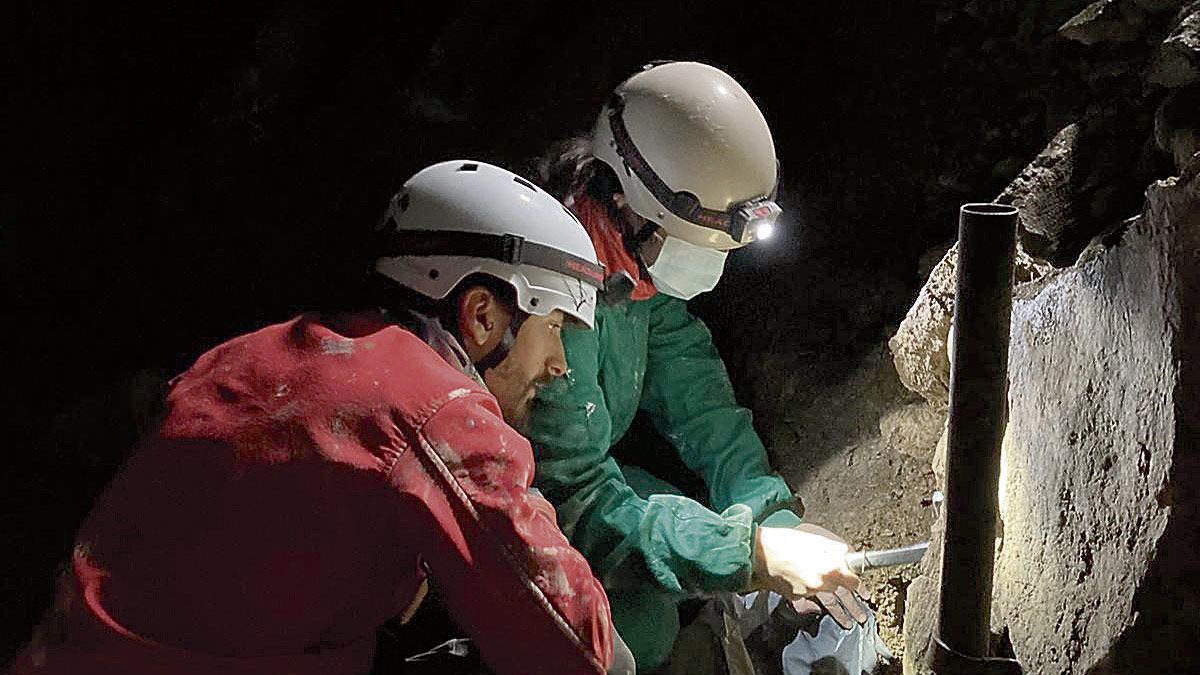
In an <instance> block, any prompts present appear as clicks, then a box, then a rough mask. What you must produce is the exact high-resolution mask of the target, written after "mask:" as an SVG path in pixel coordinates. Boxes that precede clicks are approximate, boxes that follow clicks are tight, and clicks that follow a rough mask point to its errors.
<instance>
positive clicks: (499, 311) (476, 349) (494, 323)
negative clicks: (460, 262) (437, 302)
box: [458, 286, 512, 361]
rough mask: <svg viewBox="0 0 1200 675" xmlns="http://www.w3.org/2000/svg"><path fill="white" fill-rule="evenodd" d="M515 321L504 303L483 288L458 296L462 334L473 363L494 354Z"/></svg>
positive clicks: (477, 287)
mask: <svg viewBox="0 0 1200 675" xmlns="http://www.w3.org/2000/svg"><path fill="white" fill-rule="evenodd" d="M511 321H512V316H511V315H510V314H509V312H508V309H507V308H505V307H504V303H502V302H500V300H499V299H498V298H497V297H496V296H495V295H493V294H492V292H491V291H489V290H488V289H486V288H484V287H483V286H472V287H471V288H469V289H467V290H466V291H465V292H464V293H462V294H461V295H459V297H458V334H459V337H461V338H462V342H463V349H465V350H466V351H467V356H468V357H470V359H471V361H479V360H480V359H482V358H483V357H485V356H487V355H488V354H491V353H492V350H493V349H495V348H496V345H498V344H500V340H501V338H503V337H504V331H506V330H508V325H509V323H510V322H511Z"/></svg>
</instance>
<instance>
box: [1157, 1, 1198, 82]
mask: <svg viewBox="0 0 1200 675" xmlns="http://www.w3.org/2000/svg"><path fill="white" fill-rule="evenodd" d="M1148 78H1149V80H1150V81H1151V82H1153V83H1155V84H1160V85H1163V86H1164V87H1181V86H1185V85H1188V84H1192V83H1193V82H1197V81H1200V2H1192V3H1190V4H1189V5H1188V6H1187V7H1185V8H1184V9H1183V10H1181V11H1180V12H1179V14H1178V15H1177V16H1176V19H1175V22H1174V27H1173V28H1172V30H1171V34H1170V35H1169V36H1167V39H1166V40H1164V41H1163V43H1162V45H1161V46H1160V47H1159V48H1158V52H1157V54H1155V56H1154V61H1153V62H1152V63H1151V64H1150V72H1149V76H1148Z"/></svg>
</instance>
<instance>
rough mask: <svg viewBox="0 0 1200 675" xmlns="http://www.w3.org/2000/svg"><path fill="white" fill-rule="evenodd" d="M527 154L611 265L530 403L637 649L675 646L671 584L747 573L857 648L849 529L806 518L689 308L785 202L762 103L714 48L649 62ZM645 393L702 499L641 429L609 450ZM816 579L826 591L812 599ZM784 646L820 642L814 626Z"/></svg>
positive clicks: (698, 584)
mask: <svg viewBox="0 0 1200 675" xmlns="http://www.w3.org/2000/svg"><path fill="white" fill-rule="evenodd" d="M538 173H539V174H540V179H541V180H542V181H543V184H544V185H546V186H547V188H548V189H549V190H550V191H551V192H552V193H555V194H559V195H561V197H562V198H563V202H564V203H565V204H566V205H567V206H569V207H570V208H571V209H572V210H573V211H574V212H575V213H576V215H578V216H579V218H580V220H581V221H582V222H583V224H584V227H585V228H587V231H588V234H589V235H590V236H591V237H592V242H593V244H595V246H596V251H597V253H598V254H599V256H600V260H601V262H602V263H604V265H605V267H606V273H607V278H606V281H605V289H604V290H603V291H602V293H601V295H600V304H599V306H598V308H597V310H596V329H595V330H593V331H588V332H587V333H586V334H583V333H578V334H575V335H570V336H567V338H566V339H565V340H564V345H565V348H566V355H567V363H568V364H569V366H570V368H571V376H570V377H568V378H564V379H563V380H560V381H557V382H555V383H553V384H552V385H550V386H548V387H546V388H545V389H544V390H543V391H542V392H541V393H540V394H539V396H538V399H537V401H536V402H535V404H534V409H533V415H532V417H531V424H530V431H529V434H528V435H529V438H530V440H531V441H532V442H533V446H534V452H535V454H536V459H537V467H538V473H537V477H536V479H535V482H534V484H535V486H537V487H538V488H539V489H540V490H541V491H542V492H543V493H544V494H545V495H546V497H547V498H548V499H549V500H550V502H551V503H553V504H554V505H555V508H556V509H557V511H558V516H559V524H560V525H561V526H562V528H563V531H564V532H566V533H567V535H568V536H569V537H570V538H571V542H572V544H574V545H575V546H576V548H578V549H579V550H580V551H582V552H583V554H584V555H585V556H587V558H588V560H589V561H590V562H591V563H592V566H593V568H594V569H595V571H596V574H597V576H599V577H600V578H601V579H602V580H603V581H604V585H605V589H606V590H607V591H608V592H609V597H610V598H611V600H612V609H613V620H614V622H615V624H616V626H617V629H618V630H619V632H620V633H621V635H622V636H623V637H624V638H625V640H626V641H627V642H628V643H629V646H630V648H631V649H632V650H633V653H634V656H635V657H636V659H637V662H638V666H639V668H644V669H647V670H651V669H654V668H656V667H658V666H661V665H662V664H664V663H666V662H667V661H668V658H669V657H671V656H672V649H673V647H674V646H675V645H676V644H677V642H676V637H677V635H678V634H679V633H680V620H679V613H678V611H677V607H676V605H677V603H678V602H679V601H680V600H682V599H684V598H688V597H698V596H712V595H713V594H716V593H722V592H725V593H736V592H744V591H748V590H770V591H775V592H777V593H779V594H780V595H782V596H783V597H784V598H785V599H787V600H790V601H793V602H794V603H795V605H794V606H795V607H796V609H797V610H798V611H801V610H802V611H803V612H805V613H816V614H818V616H814V617H813V618H814V619H815V620H820V621H824V618H825V616H832V617H834V618H835V619H836V620H837V624H838V625H837V626H834V627H832V628H831V629H830V630H824V629H822V630H823V631H824V632H822V634H821V636H820V637H821V638H822V639H824V638H826V637H828V638H829V642H830V643H834V644H850V643H855V644H862V645H865V647H864V651H865V652H866V653H867V657H866V658H865V659H860V660H861V661H864V662H866V663H867V664H868V666H869V665H870V662H872V661H874V660H875V658H874V656H875V654H874V650H875V645H876V643H877V641H876V639H875V637H876V636H875V635H874V632H875V631H874V627H873V623H872V624H871V625H869V626H865V625H864V624H867V623H868V621H870V617H869V611H868V608H867V607H865V606H864V605H862V604H861V603H860V602H858V600H857V599H856V598H854V597H853V594H852V592H853V591H854V590H856V589H857V588H858V587H859V580H858V578H857V577H855V576H854V575H853V574H851V573H850V571H849V570H848V569H847V568H846V566H845V560H844V557H845V554H846V551H847V548H846V546H845V544H844V542H842V541H841V540H840V539H837V538H836V537H835V536H834V535H832V534H831V533H829V532H827V531H824V530H820V529H819V528H814V527H811V526H808V525H807V524H802V523H801V522H800V511H801V510H802V509H801V507H800V504H799V501H798V499H797V498H796V497H795V496H794V494H793V492H792V490H791V489H790V488H789V487H788V485H787V483H785V482H784V480H783V479H782V478H781V477H780V476H779V475H778V474H776V473H775V472H773V471H772V470H771V467H770V465H769V463H768V459H767V453H766V450H765V448H764V446H763V444H762V441H761V440H760V439H759V437H758V435H757V434H756V433H755V431H754V428H753V426H752V424H751V418H750V412H749V411H748V410H747V409H745V408H743V407H741V406H739V405H738V404H737V402H736V401H735V399H734V395H733V388H732V386H731V385H730V382H729V377H728V375H727V373H726V371H725V366H724V364H723V363H722V361H721V358H720V355H719V354H718V353H717V350H716V348H715V346H714V345H713V341H712V336H711V335H710V334H709V331H708V329H707V328H706V327H705V326H704V324H703V323H702V322H701V321H700V320H699V319H697V318H696V317H694V316H693V315H692V314H691V313H690V312H689V310H688V307H687V300H689V299H691V298H692V297H695V296H696V295H698V294H700V293H703V292H706V291H708V290H711V289H712V288H714V287H715V286H716V284H717V282H718V281H719V279H720V278H721V274H722V272H723V270H724V267H725V260H726V256H727V254H728V251H729V250H732V249H736V248H739V247H741V246H744V245H746V244H750V243H752V242H754V241H756V240H759V239H764V238H767V237H768V236H770V234H771V233H772V230H773V229H774V227H775V225H776V220H777V218H778V216H779V214H780V207H779V206H778V205H777V204H776V203H775V201H774V190H775V187H776V185H777V181H778V164H777V162H776V155H775V147H774V141H773V139H772V137H771V133H770V129H769V128H768V126H767V122H766V119H765V118H764V116H763V114H762V112H761V111H760V110H759V108H758V106H757V105H756V104H755V103H754V101H753V100H752V99H751V98H750V95H749V94H748V93H747V92H746V90H745V89H743V88H742V87H741V85H739V84H738V83H737V82H736V81H735V80H734V79H733V78H732V77H730V76H729V75H728V74H726V73H724V72H723V71H721V70H719V69H717V68H714V67H712V66H709V65H706V64H702V63H694V62H668V63H658V64H654V65H651V66H647V67H646V68H645V69H643V70H642V71H641V72H639V73H636V74H635V75H633V76H632V77H630V78H629V79H627V80H626V81H625V82H623V83H622V84H621V85H619V86H618V87H617V88H616V90H615V91H614V93H613V96H612V97H611V98H610V100H609V102H608V104H607V105H606V106H605V107H604V109H603V110H602V111H601V113H600V115H599V118H598V120H597V122H596V126H595V129H594V131H593V132H592V134H591V135H590V136H589V137H587V138H584V139H578V141H577V142H574V143H569V144H567V146H566V147H564V148H562V149H561V150H559V151H557V152H555V153H554V154H553V155H552V156H551V157H549V158H548V160H547V161H544V162H543V163H542V164H541V167H540V170H539V172H538ZM639 412H640V413H642V414H644V415H646V416H648V417H649V419H650V421H651V422H652V423H653V425H654V427H655V429H656V430H657V431H658V432H659V433H661V434H662V436H663V437H664V438H665V439H666V440H667V441H668V442H669V443H670V444H671V445H672V446H673V447H674V449H675V450H676V451H677V452H678V455H679V458H680V459H681V460H682V462H683V463H684V464H686V465H687V466H688V467H689V468H690V469H692V470H693V471H694V472H696V473H697V474H698V475H699V476H700V478H702V479H703V481H704V484H705V487H706V488H707V495H706V497H707V499H706V503H704V504H702V503H700V502H697V501H694V500H692V499H688V498H686V497H684V496H682V494H681V491H680V490H679V489H678V488H676V487H675V486H673V485H671V484H669V483H667V482H666V481H663V480H661V479H659V478H658V477H656V476H654V475H652V474H651V473H650V472H649V471H647V470H645V467H644V466H640V465H639V464H649V463H651V462H652V461H653V458H652V457H650V455H649V452H648V451H647V449H646V448H644V447H643V448H638V447H630V448H629V449H628V450H629V452H628V453H626V459H627V460H629V461H627V462H619V461H618V460H617V459H616V458H614V457H613V456H612V453H611V449H612V447H613V446H614V445H616V444H617V442H618V441H620V440H621V438H622V437H623V436H625V434H626V432H627V431H628V430H629V429H630V427H631V425H632V423H633V421H634V417H635V415H637V414H638V413H639ZM814 595H815V596H816V597H818V598H827V599H828V602H824V603H823V605H822V606H820V607H819V606H817V605H816V604H814V603H813V602H811V601H809V600H807V599H806V598H807V597H808V596H814ZM777 601H778V598H774V599H773V600H772V601H771V602H772V603H774V604H772V606H776V604H777ZM731 602H733V603H740V602H746V603H752V598H742V599H739V600H736V601H731ZM785 604H786V603H785ZM731 606H732V605H731ZM826 611H827V612H828V614H826V613H825V612H826ZM792 634H793V635H796V632H795V631H793V633H792ZM848 635H850V636H852V638H853V639H843V638H847V636H848ZM797 639H798V640H800V641H801V642H802V641H803V640H804V637H803V635H800V636H798V638H797ZM789 647H790V648H792V649H794V650H797V649H800V648H803V649H805V650H807V651H811V652H813V653H816V654H818V655H819V656H820V657H824V656H827V655H829V654H828V652H827V651H826V650H827V647H826V646H824V645H823V644H822V645H817V646H814V647H813V648H812V649H809V647H810V645H802V644H797V645H795V646H794V647H793V646H789ZM786 656H787V655H786V654H785V657H786ZM777 665H778V664H776V666H777ZM848 667H849V668H851V672H858V671H857V670H854V669H853V668H855V667H857V666H855V665H854V664H853V663H851V665H850V666H848ZM863 669H869V668H863ZM788 672H789V673H797V672H804V668H797V669H790V670H789V671H788Z"/></svg>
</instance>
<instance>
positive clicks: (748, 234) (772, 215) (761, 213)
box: [729, 197, 783, 244]
mask: <svg viewBox="0 0 1200 675" xmlns="http://www.w3.org/2000/svg"><path fill="white" fill-rule="evenodd" d="M729 211H730V219H729V236H730V237H733V240H734V241H736V242H739V243H742V244H748V243H750V242H752V241H757V240H759V239H767V238H769V237H770V236H771V235H772V234H775V221H777V220H779V214H781V213H783V209H781V208H779V205H778V204H776V203H775V202H773V201H771V200H770V199H769V198H767V197H758V198H756V199H751V200H749V201H745V202H742V203H740V204H735V205H734V206H733V207H732V208H730V209H729Z"/></svg>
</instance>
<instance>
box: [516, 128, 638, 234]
mask: <svg viewBox="0 0 1200 675" xmlns="http://www.w3.org/2000/svg"><path fill="white" fill-rule="evenodd" d="M529 173H530V174H532V175H533V176H534V177H535V179H536V180H537V182H538V184H539V185H540V186H541V187H542V189H543V190H545V191H546V192H549V193H550V194H552V195H554V196H555V197H557V198H558V199H559V200H562V199H564V198H566V197H567V195H571V194H574V193H576V192H578V191H579V190H580V189H582V190H583V191H584V192H585V193H587V195H588V196H589V197H592V198H593V199H595V200H596V201H598V202H600V203H601V204H604V205H605V208H607V209H608V211H609V215H610V216H612V217H613V218H614V219H615V220H616V221H617V222H620V218H619V211H618V210H617V207H616V206H615V205H614V204H613V200H612V196H613V195H614V194H617V193H618V192H622V191H623V188H622V187H621V181H620V180H619V179H618V178H617V174H616V173H615V172H614V171H613V170H612V168H611V167H609V166H608V164H605V163H604V162H601V161H599V160H597V159H596V157H595V156H594V155H592V138H591V136H575V137H572V138H568V139H566V140H563V141H559V142H557V143H555V144H553V145H551V146H550V148H549V149H548V150H547V151H546V153H545V154H543V155H542V156H541V157H538V158H537V159H536V160H535V162H534V165H533V167H532V171H530V172H529Z"/></svg>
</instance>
